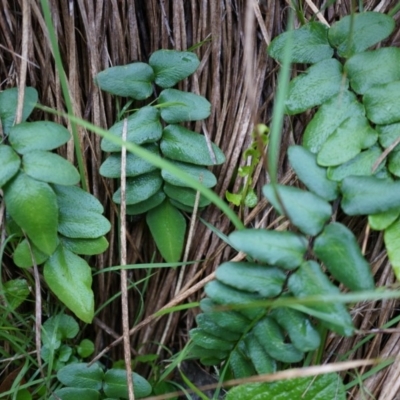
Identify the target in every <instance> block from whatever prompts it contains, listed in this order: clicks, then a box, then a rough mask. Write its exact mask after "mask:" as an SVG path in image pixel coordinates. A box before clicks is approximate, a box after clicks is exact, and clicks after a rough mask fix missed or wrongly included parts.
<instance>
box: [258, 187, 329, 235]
mask: <svg viewBox="0 0 400 400" xmlns="http://www.w3.org/2000/svg"><path fill="white" fill-rule="evenodd" d="M263 193H264V195H265V197H266V198H267V199H268V200H269V201H270V203H271V204H272V205H273V206H274V208H275V209H276V210H277V211H278V212H279V213H280V214H282V215H286V216H287V217H288V218H289V219H290V220H291V222H292V224H293V225H295V226H297V227H298V228H299V229H300V231H301V232H303V233H304V234H306V235H313V236H315V235H316V234H318V233H319V232H320V231H321V230H322V228H323V226H324V225H325V223H326V222H327V221H328V219H329V218H330V216H331V214H332V207H331V205H330V204H329V203H328V202H327V201H325V200H323V199H321V197H319V196H317V195H315V194H313V193H311V192H308V191H305V190H301V189H299V188H296V187H293V186H284V185H276V186H272V185H265V186H264V187H263Z"/></svg>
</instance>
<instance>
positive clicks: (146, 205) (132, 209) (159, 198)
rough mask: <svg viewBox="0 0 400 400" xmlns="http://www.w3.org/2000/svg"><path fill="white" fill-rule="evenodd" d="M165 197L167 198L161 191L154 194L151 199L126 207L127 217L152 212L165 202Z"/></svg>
mask: <svg viewBox="0 0 400 400" xmlns="http://www.w3.org/2000/svg"><path fill="white" fill-rule="evenodd" d="M165 197H166V196H165V193H164V192H163V191H161V190H160V191H158V192H157V193H156V194H153V196H151V197H149V198H148V199H147V200H144V201H141V202H140V203H136V204H132V205H129V206H126V214H127V215H139V214H143V213H145V212H147V211H149V210H151V209H152V208H155V207H157V206H159V205H160V204H161V203H162V202H163V201H164V200H165Z"/></svg>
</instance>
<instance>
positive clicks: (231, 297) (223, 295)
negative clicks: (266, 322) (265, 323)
mask: <svg viewBox="0 0 400 400" xmlns="http://www.w3.org/2000/svg"><path fill="white" fill-rule="evenodd" d="M204 291H205V293H206V295H207V296H208V297H210V299H211V300H212V301H213V302H214V303H217V304H220V305H223V306H232V308H233V309H235V307H234V306H235V305H245V306H248V307H246V308H238V309H237V310H235V311H237V312H238V313H240V314H241V315H243V316H245V317H246V318H248V319H250V320H253V319H255V318H259V317H260V316H261V315H263V314H264V313H265V308H264V307H259V306H257V307H250V305H251V304H252V303H254V302H256V301H260V300H262V299H263V297H262V296H260V295H259V294H256V293H250V292H243V291H240V290H237V289H235V288H232V287H231V286H227V285H224V284H223V283H222V282H219V281H212V282H210V283H207V285H206V286H205V288H204Z"/></svg>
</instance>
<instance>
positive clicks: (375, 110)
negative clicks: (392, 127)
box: [363, 80, 400, 125]
mask: <svg viewBox="0 0 400 400" xmlns="http://www.w3.org/2000/svg"><path fill="white" fill-rule="evenodd" d="M363 101H364V106H365V110H366V112H367V117H368V118H369V119H370V120H371V121H372V122H373V123H375V124H382V125H385V124H392V123H393V122H398V121H400V108H399V107H397V105H398V104H399V103H400V80H398V81H395V82H390V83H386V84H382V85H376V86H373V87H372V88H370V89H368V90H367V91H366V92H365V94H364V97H363Z"/></svg>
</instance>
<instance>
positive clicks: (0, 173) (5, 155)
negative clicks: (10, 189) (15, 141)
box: [0, 144, 21, 188]
mask: <svg viewBox="0 0 400 400" xmlns="http://www.w3.org/2000/svg"><path fill="white" fill-rule="evenodd" d="M0 159H1V162H2V167H1V169H0V188H1V187H2V186H4V185H5V184H6V183H7V182H8V181H9V180H10V179H11V178H12V177H13V176H15V175H16V173H17V172H18V170H19V166H20V165H21V159H20V158H19V157H18V154H17V153H16V152H15V151H14V150H13V148H12V147H10V146H7V145H4V144H0Z"/></svg>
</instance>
